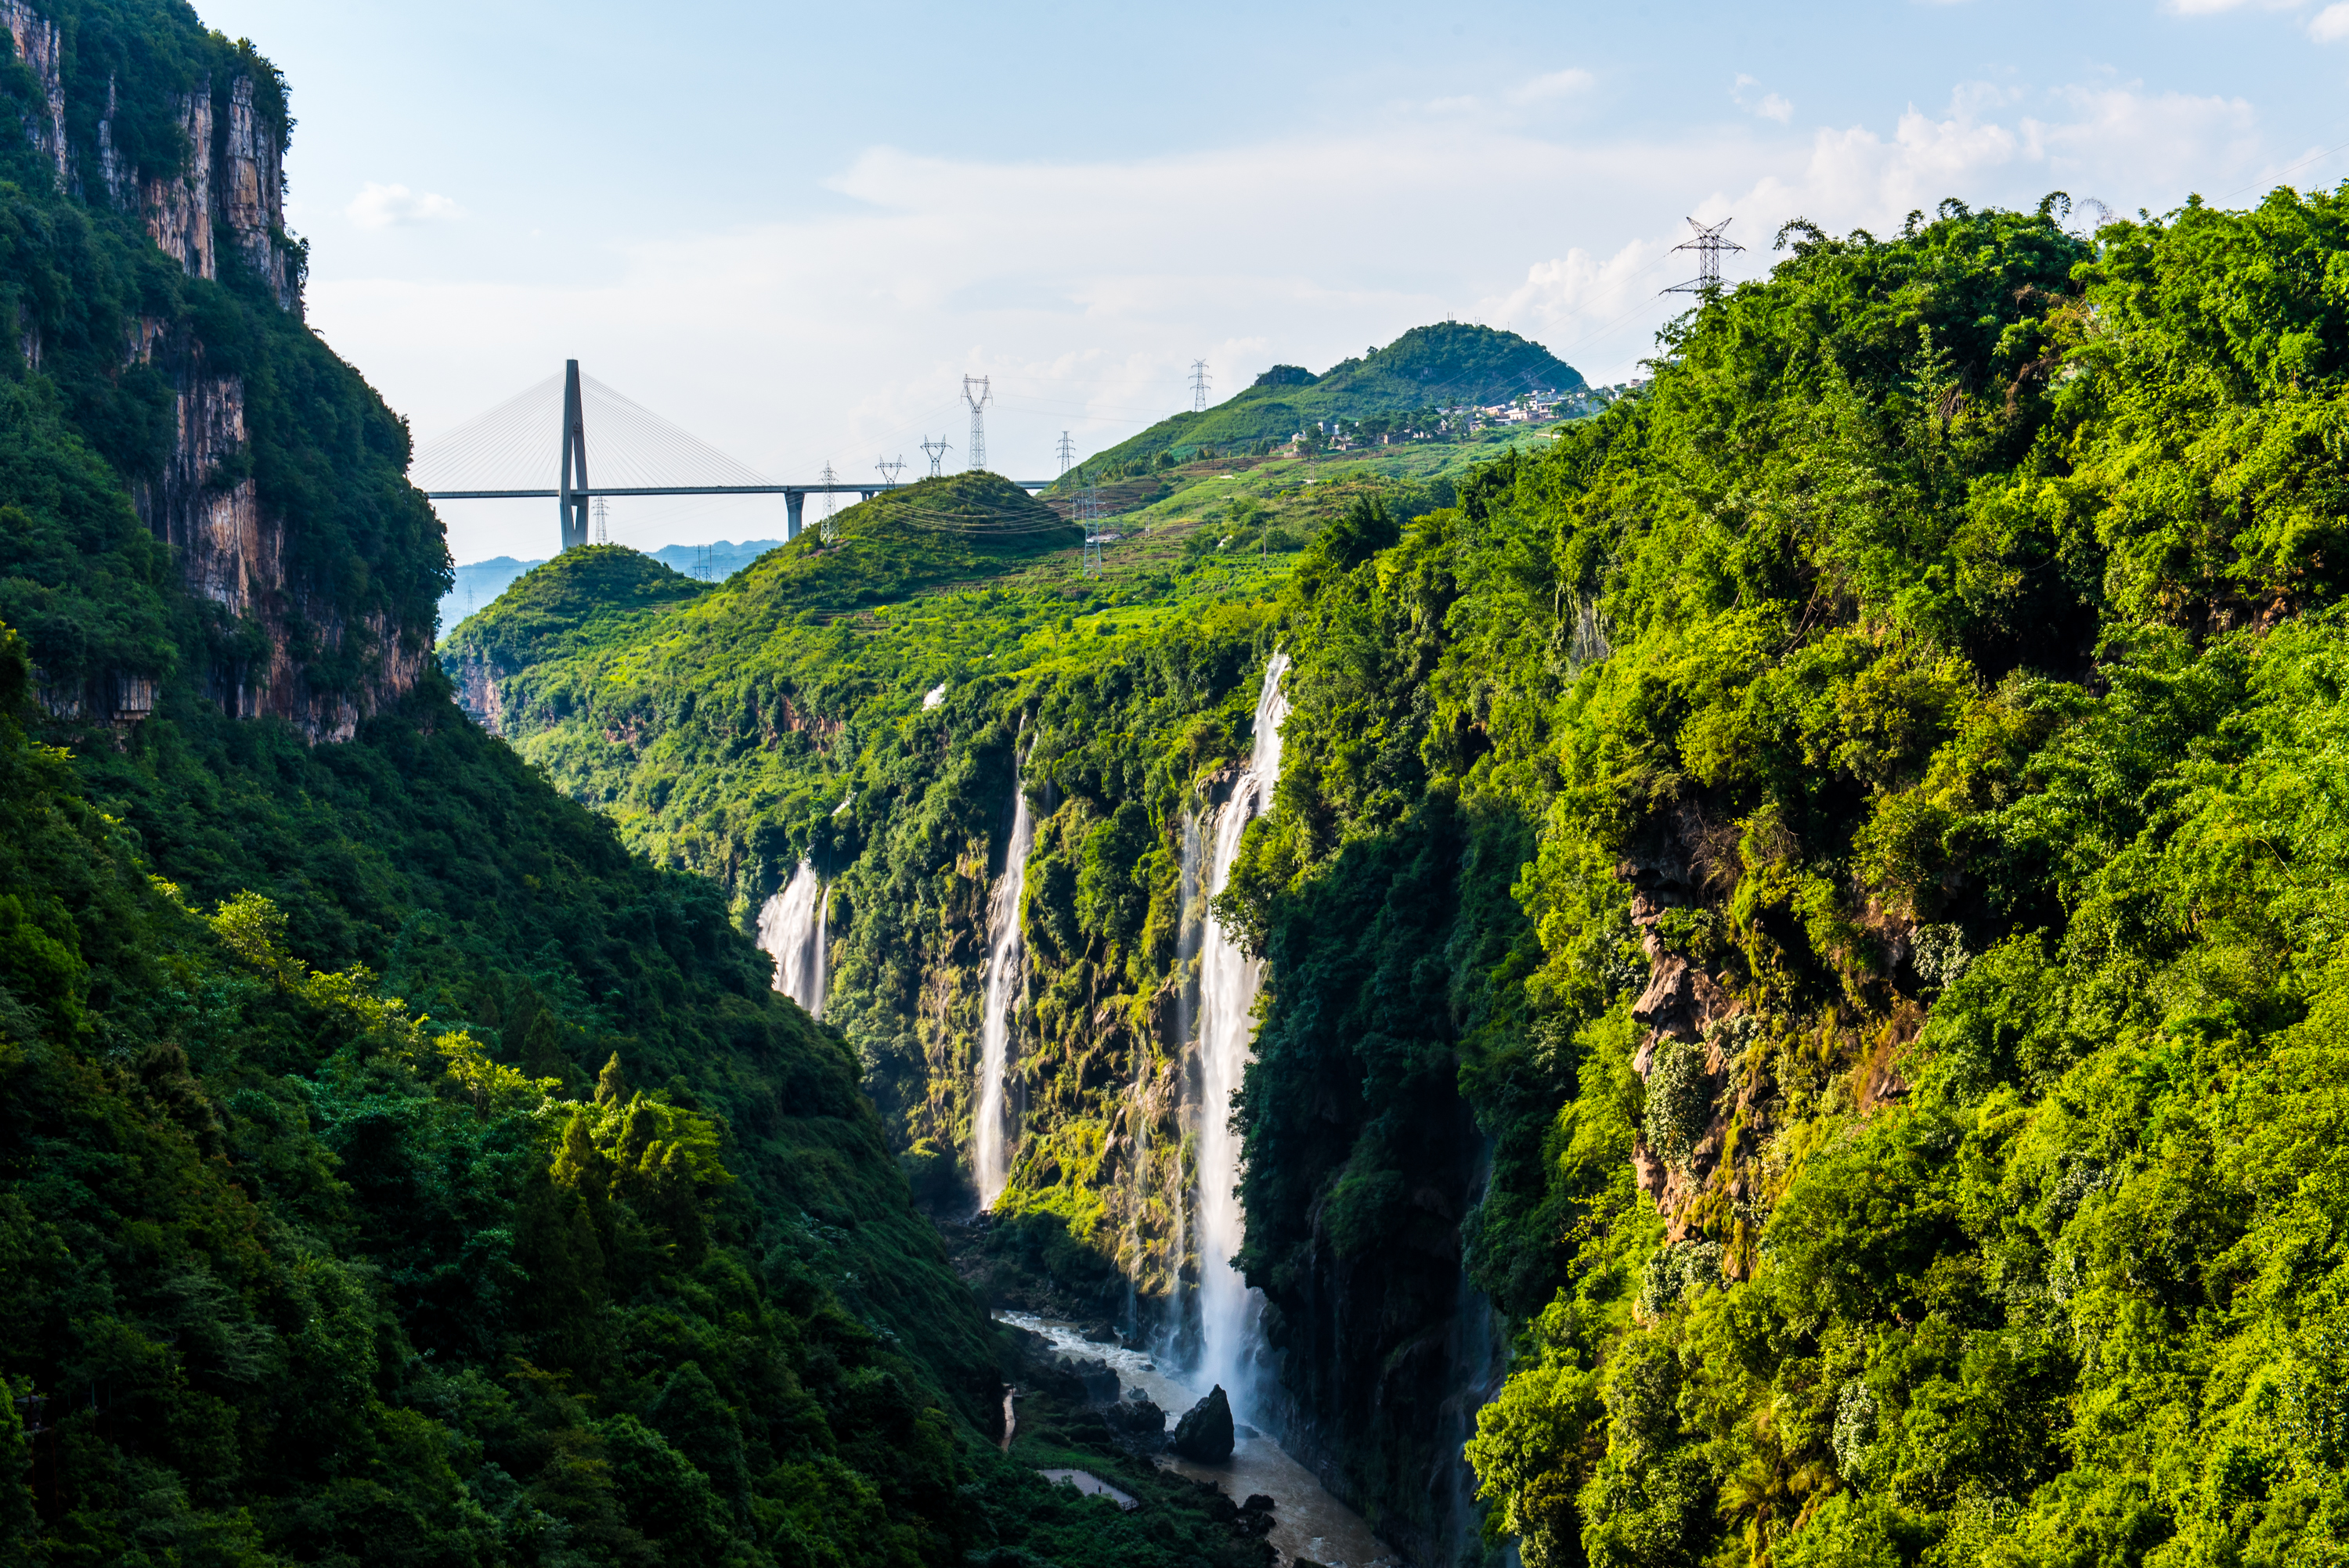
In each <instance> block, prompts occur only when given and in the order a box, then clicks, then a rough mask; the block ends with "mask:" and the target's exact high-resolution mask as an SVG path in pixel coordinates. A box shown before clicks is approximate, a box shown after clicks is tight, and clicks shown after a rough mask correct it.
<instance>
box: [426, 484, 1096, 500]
mask: <svg viewBox="0 0 2349 1568" xmlns="http://www.w3.org/2000/svg"><path fill="white" fill-rule="evenodd" d="M913 482H914V481H912V480H898V481H897V482H896V483H895V484H875V483H868V484H854V483H849V484H829V485H827V484H805V485H639V486H629V487H617V486H607V485H591V486H589V487H587V488H586V489H584V490H572V491H570V492H569V493H570V494H572V495H574V496H586V497H589V498H591V499H592V498H593V497H595V496H599V495H867V496H869V495H878V494H880V493H881V492H882V491H883V490H906V489H909V488H911V486H912V484H913ZM1011 482H1012V483H1013V484H1015V485H1017V486H1019V488H1020V489H1021V490H1044V489H1046V488H1048V487H1049V486H1050V485H1051V483H1052V482H1053V481H1051V480H1012V481H1011ZM563 495H564V491H562V490H426V491H425V492H424V496H425V499H426V500H559V499H561V497H562V496H563Z"/></svg>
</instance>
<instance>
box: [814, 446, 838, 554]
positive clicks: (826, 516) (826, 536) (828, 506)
mask: <svg viewBox="0 0 2349 1568" xmlns="http://www.w3.org/2000/svg"><path fill="white" fill-rule="evenodd" d="M823 482H824V485H825V487H826V488H825V490H824V492H823V522H822V523H820V524H818V525H817V530H816V537H817V538H818V539H820V540H822V541H823V542H824V543H826V544H836V543H838V542H839V541H840V525H839V524H838V523H836V522H834V521H833V519H832V509H833V507H834V506H836V505H838V504H839V501H840V497H839V495H838V494H837V493H836V492H834V491H833V490H832V489H831V488H830V487H831V486H833V485H836V484H838V483H839V482H840V476H839V475H838V474H836V473H833V471H832V459H830V458H826V459H824V460H823Z"/></svg>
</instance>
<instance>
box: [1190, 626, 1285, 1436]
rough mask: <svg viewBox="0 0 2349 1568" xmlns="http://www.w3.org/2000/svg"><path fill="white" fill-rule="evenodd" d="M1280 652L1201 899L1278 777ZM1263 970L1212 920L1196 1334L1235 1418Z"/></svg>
mask: <svg viewBox="0 0 2349 1568" xmlns="http://www.w3.org/2000/svg"><path fill="white" fill-rule="evenodd" d="M1287 673H1288V655H1286V654H1280V653H1276V654H1274V655H1272V660H1271V662H1270V663H1269V664H1268V665H1266V666H1265V671H1264V690H1263V691H1262V692H1261V693H1260V694H1259V695H1258V696H1257V702H1256V748H1255V750H1254V752H1253V753H1252V754H1251V755H1250V756H1249V758H1248V762H1247V767H1246V768H1245V769H1242V770H1241V772H1240V776H1239V779H1238V781H1237V783H1235V784H1234V785H1233V786H1232V795H1231V799H1228V800H1226V802H1224V808H1223V810H1221V811H1219V812H1218V813H1216V849H1215V858H1214V861H1212V863H1211V866H1210V875H1209V879H1208V882H1207V892H1208V896H1210V897H1213V896H1215V895H1216V894H1217V893H1220V892H1223V891H1224V888H1225V885H1226V883H1227V882H1229V881H1230V879H1231V874H1232V862H1233V861H1235V860H1237V858H1238V857H1239V850H1240V835H1241V834H1242V833H1243V832H1245V831H1246V830H1247V825H1248V823H1249V822H1250V821H1251V820H1254V819H1256V818H1257V817H1258V816H1260V815H1262V814H1263V813H1264V812H1265V811H1267V810H1270V809H1271V806H1272V790H1273V786H1274V785H1275V784H1277V783H1278V781H1279V779H1280V727H1281V725H1282V723H1283V722H1285V721H1286V720H1287V719H1288V698H1287V697H1286V696H1284V695H1283V694H1282V692H1281V689H1280V681H1281V677H1282V676H1284V675H1286V674H1287ZM1260 976H1261V965H1258V964H1257V961H1256V960H1255V959H1252V958H1250V957H1249V956H1248V955H1247V954H1246V953H1244V952H1242V951H1241V949H1240V947H1239V945H1238V944H1237V943H1235V942H1234V941H1232V939H1231V938H1230V937H1229V936H1228V935H1226V934H1225V932H1224V928H1223V926H1222V925H1221V924H1220V923H1218V922H1216V919H1215V918H1214V917H1213V916H1212V915H1210V916H1209V917H1208V920H1207V929H1206V941H1205V943H1204V944H1203V945H1202V946H1201V949H1200V954H1199V1012H1200V1019H1199V1079H1200V1109H1199V1331H1200V1339H1201V1342H1202V1343H1201V1346H1200V1368H1199V1380H1200V1381H1201V1382H1202V1383H1220V1384H1222V1385H1223V1386H1224V1390H1225V1392H1226V1394H1227V1395H1229V1396H1230V1398H1231V1400H1232V1403H1233V1405H1234V1407H1235V1408H1236V1409H1237V1411H1238V1412H1240V1413H1241V1414H1242V1416H1243V1418H1246V1416H1247V1414H1251V1413H1253V1411H1254V1407H1255V1398H1254V1393H1255V1389H1254V1383H1255V1377H1254V1371H1255V1364H1256V1351H1257V1336H1258V1324H1257V1319H1258V1318H1259V1317H1260V1316H1261V1315H1262V1314H1263V1311H1264V1295H1263V1293H1262V1292H1261V1291H1254V1290H1250V1289H1249V1288H1248V1286H1247V1281H1246V1280H1245V1279H1243V1278H1242V1277H1241V1275H1240V1272H1239V1271H1238V1270H1237V1269H1236V1268H1234V1267H1233V1266H1232V1264H1231V1260H1232V1257H1233V1256H1234V1254H1236V1253H1238V1251H1239V1250H1240V1242H1241V1238H1242V1227H1243V1223H1244V1222H1243V1219H1242V1216H1241V1213H1240V1201H1239V1194H1238V1193H1237V1191H1235V1189H1236V1188H1237V1186H1238V1184H1239V1174H1240V1140H1239V1135H1238V1134H1237V1132H1235V1131H1234V1130H1232V1126H1231V1116H1232V1097H1233V1096H1234V1095H1235V1094H1236V1093H1237V1092H1238V1090H1239V1087H1240V1076H1241V1074H1242V1073H1244V1072H1245V1071H1246V1070H1247V1063H1248V1057H1249V1056H1250V1055H1251V1054H1252V1052H1251V1044H1252V1039H1253V1037H1254V1034H1255V1030H1256V1024H1255V1020H1254V1018H1252V1017H1251V1016H1250V1014H1251V1013H1252V1011H1253V1010H1254V1008H1255V1006H1256V992H1257V981H1258V979H1259V978H1260Z"/></svg>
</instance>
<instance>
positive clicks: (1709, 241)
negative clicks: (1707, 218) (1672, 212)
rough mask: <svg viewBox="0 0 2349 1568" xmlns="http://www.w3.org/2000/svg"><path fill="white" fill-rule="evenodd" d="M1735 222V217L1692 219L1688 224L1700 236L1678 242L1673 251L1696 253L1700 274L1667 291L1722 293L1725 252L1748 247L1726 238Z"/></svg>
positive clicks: (1705, 296) (1710, 295)
mask: <svg viewBox="0 0 2349 1568" xmlns="http://www.w3.org/2000/svg"><path fill="white" fill-rule="evenodd" d="M1731 222H1732V219H1731V218H1723V220H1722V221H1721V222H1718V223H1700V222H1697V221H1696V220H1695V219H1693V218H1691V219H1690V220H1689V221H1688V226H1689V227H1690V228H1692V229H1694V230H1695V231H1696V238H1694V239H1693V240H1691V241H1689V242H1686V243H1685V244H1679V245H1674V246H1673V247H1672V250H1673V251H1674V252H1675V253H1677V252H1681V251H1694V252H1695V253H1696V276H1695V277H1693V278H1691V279H1690V280H1689V281H1688V282H1687V283H1684V284H1673V285H1672V286H1671V287H1670V288H1668V289H1666V290H1665V291H1664V292H1665V293H1666V294H1695V295H1697V296H1698V297H1700V298H1702V299H1705V300H1710V299H1712V298H1713V295H1715V294H1719V293H1720V292H1721V253H1722V252H1723V251H1742V250H1744V248H1745V247H1744V246H1743V245H1741V244H1739V243H1738V242H1736V241H1734V240H1728V239H1723V237H1722V233H1721V232H1722V231H1723V229H1726V228H1728V227H1729V225H1730V223H1731Z"/></svg>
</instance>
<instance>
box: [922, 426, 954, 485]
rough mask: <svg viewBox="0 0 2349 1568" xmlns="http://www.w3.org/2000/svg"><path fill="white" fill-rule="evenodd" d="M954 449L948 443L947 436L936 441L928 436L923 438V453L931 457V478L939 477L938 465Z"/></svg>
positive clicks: (928, 457)
mask: <svg viewBox="0 0 2349 1568" xmlns="http://www.w3.org/2000/svg"><path fill="white" fill-rule="evenodd" d="M953 450H954V449H953V448H952V447H949V446H947V438H945V437H944V436H940V437H939V438H937V439H936V440H935V441H933V440H931V439H930V438H928V437H927V436H924V437H923V438H922V455H923V456H924V457H926V458H927V459H930V478H932V479H936V478H937V477H938V465H939V464H940V463H942V462H944V461H945V460H946V456H947V453H948V452H951V451H953Z"/></svg>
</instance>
